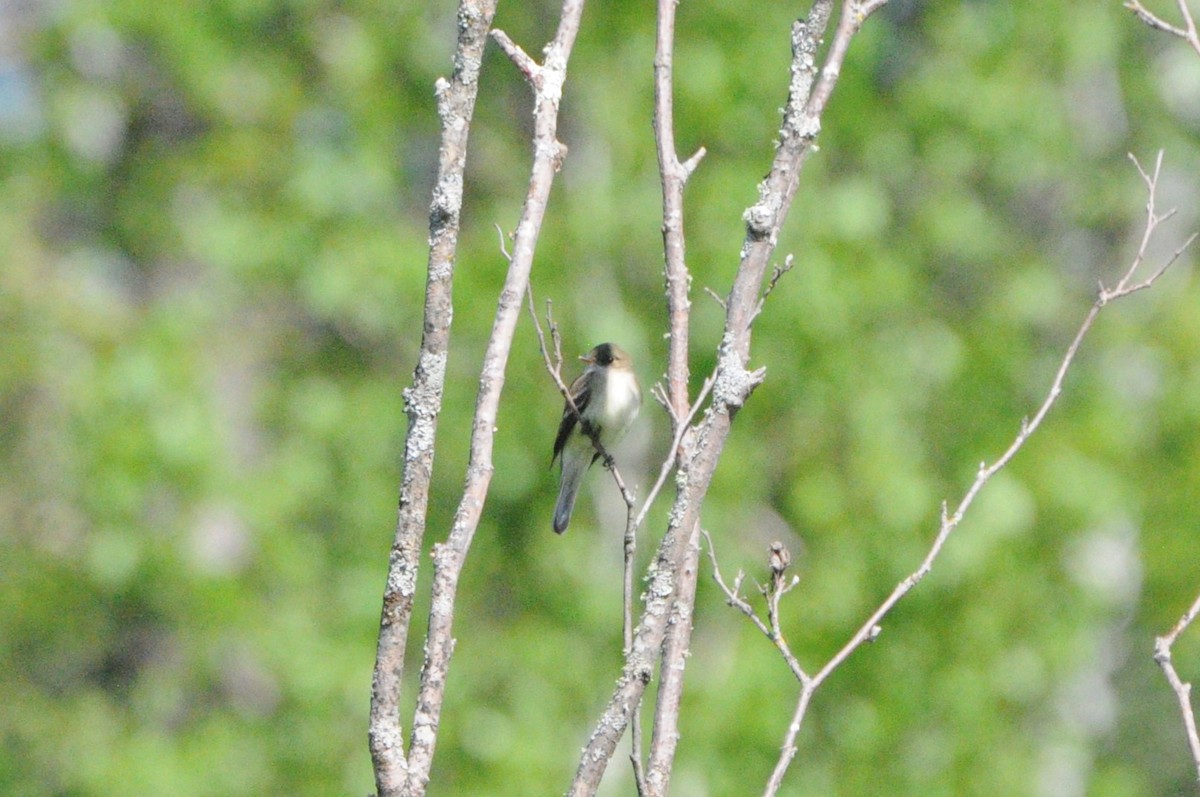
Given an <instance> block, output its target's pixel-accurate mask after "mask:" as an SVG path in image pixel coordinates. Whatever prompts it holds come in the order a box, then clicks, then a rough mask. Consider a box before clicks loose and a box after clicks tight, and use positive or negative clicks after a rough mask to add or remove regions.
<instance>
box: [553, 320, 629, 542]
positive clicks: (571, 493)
mask: <svg viewBox="0 0 1200 797" xmlns="http://www.w3.org/2000/svg"><path fill="white" fill-rule="evenodd" d="M579 359H581V360H583V361H584V362H585V363H587V364H588V367H587V368H586V369H585V370H584V372H583V373H582V374H580V375H579V378H578V379H576V380H575V381H574V382H572V383H571V391H570V392H571V400H572V401H574V402H575V408H576V409H578V410H579V416H580V417H581V418H582V419H583V423H582V424H581V423H580V422H579V418H578V417H576V415H575V413H574V412H572V411H571V404H570V402H567V403H566V406H564V407H563V416H562V423H560V424H559V426H558V436H557V437H556V438H554V455H553V456H552V457H551V458H550V464H551V465H553V464H554V460H555V459H559V458H561V461H562V479H561V481H560V482H559V488H558V502H557V503H555V505H554V530H555V531H556V532H558V533H559V534H562V533H563V532H564V531H566V530H567V524H568V523H570V522H571V511H572V510H573V509H574V508H575V496H576V495H577V494H578V493H579V485H580V484H581V483H582V482H583V475H584V474H585V473H587V471H588V468H590V467H591V466H592V463H593V462H595V461H596V460H597V459H599V457H600V452H599V451H597V450H596V446H595V444H594V443H593V442H592V437H591V434H595V435H596V436H597V437H598V438H599V439H600V444H601V445H602V446H604V449H605V451H608V450H609V449H610V448H611V447H612V446H613V445H615V444H616V443H617V441H618V440H620V439H621V437H622V435H624V434H625V432H626V431H627V430H628V429H629V425H630V424H632V423H633V419H634V418H636V417H637V414H638V410H640V409H641V407H642V389H641V387H640V386H639V385H638V380H637V376H636V375H635V374H634V373H633V364H632V363H631V362H630V360H629V355H628V354H626V353H625V352H624V351H623V350H622V349H621V347H619V346H616V345H614V344H612V343H601V344H600V345H599V346H597V347H596V348H594V349H592V350H591V351H589V352H588V353H587V354H585V355H584V356H582V357H580V358H579ZM589 432H590V433H591V434H589Z"/></svg>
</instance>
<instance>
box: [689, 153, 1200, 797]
mask: <svg viewBox="0 0 1200 797" xmlns="http://www.w3.org/2000/svg"><path fill="white" fill-rule="evenodd" d="M1133 160H1134V165H1135V166H1136V167H1137V169H1138V173H1139V174H1140V175H1141V176H1142V179H1143V181H1144V183H1145V185H1146V192H1147V202H1146V222H1145V226H1144V228H1143V233H1142V238H1141V242H1140V244H1139V246H1138V250H1137V253H1136V254H1135V255H1134V257H1133V259H1132V261H1131V262H1130V265H1129V267H1128V268H1127V269H1126V270H1125V272H1124V274H1123V276H1122V277H1121V279H1120V281H1119V282H1118V283H1117V285H1116V286H1115V287H1114V288H1112V289H1105V288H1103V286H1102V287H1101V289H1100V293H1099V295H1098V296H1097V298H1096V301H1095V303H1094V304H1093V305H1092V307H1091V309H1090V310H1089V311H1088V313H1087V315H1086V316H1085V317H1084V320H1083V323H1082V324H1081V325H1080V327H1079V330H1078V331H1077V332H1076V333H1075V337H1074V339H1073V340H1072V341H1071V344H1070V346H1068V348H1067V351H1066V353H1065V354H1064V356H1063V358H1062V361H1061V362H1060V364H1059V367H1058V370H1057V372H1056V373H1055V375H1054V379H1053V381H1052V382H1051V385H1050V389H1049V391H1048V393H1047V394H1046V397H1045V399H1043V401H1042V403H1041V405H1040V406H1039V407H1038V409H1037V412H1035V413H1034V415H1033V417H1032V418H1026V419H1023V420H1022V421H1021V425H1020V429H1019V431H1018V432H1017V435H1016V437H1015V438H1014V439H1013V441H1012V442H1011V443H1010V444H1009V446H1008V448H1006V449H1005V450H1004V452H1003V453H1002V454H1001V455H1000V456H999V458H997V459H996V460H995V461H994V462H993V463H992V464H991V465H988V464H987V463H986V462H982V463H980V465H979V470H978V472H977V473H976V476H975V480H974V481H973V482H972V483H971V485H970V486H969V487H968V488H967V491H966V492H965V493H964V495H963V497H962V498H961V499H960V500H959V502H958V505H957V506H956V507H955V508H954V510H953V511H952V512H951V511H950V510H949V508H948V504H947V503H946V502H943V503H942V511H941V521H940V524H939V528H938V533H937V535H936V536H935V537H934V540H933V543H932V544H931V546H930V548H929V551H928V552H927V553H926V555H925V558H924V560H923V561H922V562H921V564H920V566H919V567H918V568H917V569H916V570H915V571H913V572H912V573H911V574H910V575H909V576H908V577H907V578H905V579H904V580H903V581H901V582H900V583H899V584H897V585H896V587H895V588H894V589H893V590H892V592H891V594H890V595H888V597H887V598H886V599H885V600H884V601H883V603H882V604H880V606H879V607H878V608H877V609H876V610H875V611H874V612H873V613H872V614H871V616H870V617H868V618H867V620H866V622H864V623H863V624H862V625H861V626H860V627H859V629H858V630H857V631H856V632H855V633H854V634H853V635H852V636H851V637H850V640H849V641H848V642H847V643H846V644H845V645H844V646H843V647H842V648H841V649H840V650H839V651H838V652H837V653H835V654H834V655H833V657H832V658H830V659H829V661H827V662H826V663H825V665H824V666H822V667H821V669H820V670H818V671H817V672H816V673H815V674H814V675H812V676H808V675H807V674H806V673H805V671H804V670H802V669H801V668H800V667H799V665H798V664H796V663H795V661H794V657H793V656H792V655H791V653H790V651H788V650H787V648H786V645H782V644H781V635H780V632H779V614H778V612H779V608H778V597H779V595H780V587H779V585H778V576H776V584H775V586H774V587H773V591H771V590H769V591H768V593H767V594H768V622H767V623H763V621H762V620H760V619H759V618H758V617H757V616H754V615H753V612H752V610H751V609H750V608H749V605H748V604H746V603H745V601H744V599H741V598H740V596H738V595H736V594H735V593H731V592H730V590H729V589H728V588H727V587H726V586H725V584H724V582H722V581H721V579H720V576H719V574H716V578H717V581H718V583H719V584H720V585H721V587H722V589H723V590H724V591H725V593H726V596H727V597H728V598H729V600H730V603H731V604H732V605H734V606H735V607H736V608H738V609H739V610H740V611H741V612H742V613H743V614H745V615H747V616H748V617H750V618H751V620H752V621H753V622H754V624H755V626H756V627H758V628H759V630H763V631H764V633H766V634H767V635H768V637H769V638H771V639H772V640H773V641H774V642H775V643H776V645H777V646H778V647H779V648H780V651H781V653H782V654H783V656H784V659H785V661H787V663H788V665H789V667H790V668H791V669H792V672H793V674H794V675H795V676H796V679H797V680H798V681H799V682H800V694H799V696H798V698H797V701H796V709H795V712H794V714H793V717H792V722H791V723H790V724H789V725H788V730H787V733H786V735H785V738H784V744H783V748H782V752H781V753H780V757H779V760H778V762H777V763H776V766H775V770H774V772H772V775H771V779H770V781H769V782H768V784H767V787H766V790H765V791H764V797H772V795H775V794H776V793H777V792H778V790H779V787H780V785H781V783H782V778H783V775H784V774H785V773H786V771H787V769H788V767H789V766H790V764H791V761H792V759H793V758H794V757H795V754H796V743H795V740H796V736H797V733H798V732H799V729H800V726H801V724H802V723H803V721H804V716H805V712H806V711H807V709H808V705H809V702H810V701H811V700H812V696H813V693H814V692H816V690H817V689H818V688H819V687H820V686H821V684H822V683H824V681H825V679H826V678H828V677H829V676H830V675H831V674H832V673H833V672H834V671H835V670H836V669H837V668H838V667H840V666H841V665H842V664H843V663H844V662H845V661H846V659H848V658H849V657H850V656H851V655H852V654H853V653H854V652H855V651H856V650H857V649H858V648H859V647H861V646H862V645H863V644H864V643H866V642H872V641H874V640H875V639H876V638H877V637H878V636H879V634H880V632H881V630H882V627H881V625H880V623H881V622H882V621H883V619H884V617H886V616H887V614H888V613H889V612H890V611H891V610H892V608H893V607H894V606H895V605H896V604H897V603H898V602H899V601H900V600H901V599H902V598H903V597H904V596H905V595H907V594H908V593H909V591H911V590H912V589H913V587H915V586H916V585H917V584H918V583H920V581H921V580H922V579H923V578H924V577H925V576H926V575H927V574H928V573H929V572H930V570H931V569H932V568H933V564H934V562H935V561H936V560H937V557H938V555H939V554H940V553H941V551H942V548H943V546H944V545H945V544H946V541H947V540H948V539H949V537H950V535H951V534H952V533H953V532H954V530H955V529H957V528H958V525H959V524H960V523H961V522H962V520H963V518H964V517H965V515H966V512H967V511H968V509H969V508H970V506H971V504H972V503H973V502H974V500H975V497H976V496H977V495H978V494H979V492H980V490H982V489H983V488H984V486H986V485H987V483H988V482H989V481H990V480H991V479H992V477H993V476H995V475H996V474H997V473H998V472H999V471H1000V470H1001V469H1003V468H1004V467H1005V466H1006V465H1008V463H1009V462H1011V461H1012V459H1013V457H1015V456H1016V454H1017V452H1018V451H1020V450H1021V448H1023V447H1024V445H1025V443H1026V441H1028V439H1029V438H1030V436H1031V435H1032V434H1033V433H1034V432H1035V431H1037V429H1038V427H1039V426H1041V423H1042V421H1043V420H1044V419H1045V417H1046V415H1047V414H1048V413H1049V412H1050V410H1051V408H1053V407H1054V405H1055V403H1056V402H1057V401H1058V398H1059V396H1060V395H1061V393H1062V388H1063V382H1064V380H1065V379H1066V375H1067V371H1068V370H1069V369H1070V367H1071V364H1072V363H1073V362H1074V360H1075V356H1076V354H1077V353H1078V351H1079V347H1080V345H1081V344H1082V342H1083V339H1084V337H1085V336H1086V335H1087V333H1088V331H1089V330H1090V329H1091V327H1092V324H1093V323H1094V322H1095V320H1096V317H1097V315H1099V313H1100V311H1101V310H1102V309H1103V308H1104V307H1105V306H1106V305H1107V304H1108V303H1109V302H1111V301H1113V300H1115V299H1120V298H1123V297H1125V296H1128V295H1130V294H1132V293H1135V292H1137V291H1139V290H1142V289H1144V288H1148V287H1150V286H1151V285H1152V284H1153V283H1154V281H1155V280H1157V279H1158V277H1160V276H1161V275H1162V274H1163V273H1164V272H1165V271H1166V270H1167V268H1168V267H1169V266H1170V265H1171V264H1172V263H1174V262H1175V260H1176V259H1177V258H1178V257H1179V255H1180V254H1181V253H1182V251H1183V250H1184V249H1185V248H1186V247H1187V246H1188V244H1190V243H1191V242H1192V241H1193V240H1194V239H1195V238H1196V236H1195V235H1193V236H1191V237H1190V238H1189V239H1188V240H1187V242H1186V243H1185V244H1184V245H1183V246H1181V247H1180V248H1179V249H1178V250H1176V252H1175V254H1174V255H1172V257H1171V258H1170V259H1169V260H1168V261H1167V262H1166V263H1165V264H1164V265H1163V266H1162V267H1160V268H1159V269H1157V270H1156V271H1155V272H1154V273H1153V274H1152V275H1151V276H1150V277H1149V278H1147V279H1146V280H1143V281H1142V282H1138V283H1134V282H1133V279H1134V276H1135V275H1136V273H1137V271H1138V269H1139V267H1140V266H1141V265H1142V263H1143V262H1144V261H1145V258H1146V251H1147V248H1148V246H1149V243H1150V240H1151V237H1152V236H1153V234H1154V231H1155V230H1156V229H1157V227H1158V225H1159V224H1160V223H1161V222H1163V221H1164V220H1166V219H1167V218H1170V216H1171V215H1172V213H1166V214H1163V215H1161V216H1160V215H1158V213H1157V212H1156V210H1155V201H1156V191H1157V187H1158V177H1159V174H1160V171H1161V167H1162V153H1161V152H1160V153H1159V155H1158V158H1157V159H1156V162H1155V168H1154V171H1153V172H1152V173H1147V172H1146V171H1145V170H1144V169H1143V168H1142V166H1141V164H1140V163H1138V162H1137V160H1136V159H1133ZM713 564H714V570H715V566H716V559H715V557H714V558H713ZM1197 613H1200V599H1197V603H1196V604H1195V605H1193V607H1192V610H1191V611H1189V614H1188V615H1185V617H1184V620H1182V621H1180V623H1179V624H1178V625H1177V626H1176V629H1175V630H1174V631H1173V632H1172V634H1169V635H1168V636H1167V637H1164V638H1163V639H1160V640H1159V644H1158V645H1157V646H1156V648H1155V651H1156V653H1155V658H1156V660H1157V661H1158V662H1159V664H1160V666H1162V667H1163V670H1164V672H1165V673H1166V674H1167V678H1168V680H1169V681H1170V682H1171V685H1172V687H1173V688H1174V689H1175V691H1176V694H1177V695H1179V697H1180V705H1181V707H1183V709H1184V720H1185V724H1186V725H1187V727H1188V733H1189V744H1193V741H1194V740H1196V736H1195V720H1194V718H1193V717H1192V714H1191V704H1190V701H1189V700H1188V692H1189V689H1190V687H1188V685H1187V684H1181V683H1180V682H1179V679H1178V676H1177V675H1175V674H1174V670H1173V668H1172V667H1171V663H1170V642H1173V641H1174V638H1175V637H1176V636H1178V634H1179V633H1180V632H1182V630H1183V628H1185V627H1186V626H1187V625H1188V624H1189V623H1190V622H1191V621H1192V620H1193V619H1194V618H1195V616H1196V614H1197ZM1192 750H1193V755H1194V756H1195V757H1196V761H1197V767H1198V771H1200V740H1198V741H1195V745H1194V746H1193V747H1192Z"/></svg>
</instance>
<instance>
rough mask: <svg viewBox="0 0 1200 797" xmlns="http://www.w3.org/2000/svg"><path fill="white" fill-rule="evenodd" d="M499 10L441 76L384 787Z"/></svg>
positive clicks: (403, 494) (399, 537)
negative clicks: (472, 139) (472, 146)
mask: <svg viewBox="0 0 1200 797" xmlns="http://www.w3.org/2000/svg"><path fill="white" fill-rule="evenodd" d="M495 13H496V0H462V1H461V2H460V4H459V8H458V20H459V26H458V31H459V33H458V45H457V49H456V50H455V55H454V64H455V68H454V72H453V74H451V76H450V79H449V80H438V82H437V103H438V116H439V117H440V118H441V122H442V141H441V147H440V149H439V151H438V174H437V182H436V183H435V186H434V190H433V200H432V202H431V203H430V208H429V231H430V232H429V239H430V247H429V259H428V268H427V272H428V277H427V280H426V284H425V310H424V313H425V324H424V329H425V333H424V335H423V337H422V339H421V350H420V354H419V355H418V357H417V366H416V369H415V370H414V372H413V383H412V386H411V387H409V388H408V389H407V390H405V391H404V403H405V412H406V413H407V414H408V419H409V425H408V435H407V437H406V438H405V442H404V476H403V477H402V479H401V483H400V502H399V504H400V508H399V511H398V513H397V518H396V531H395V537H394V539H393V542H392V550H391V555H390V557H389V561H388V575H387V584H386V586H385V588H384V593H383V610H382V616H381V618H380V625H379V643H378V647H377V649H376V654H375V669H374V673H373V675H372V678H371V710H370V718H369V724H368V739H369V744H370V749H371V762H372V765H373V767H374V771H375V786H376V789H377V791H378V793H379V795H380V797H394V795H398V794H400V793H401V791H402V790H403V788H404V784H405V782H406V780H407V778H408V776H409V761H408V758H407V757H406V756H405V754H404V737H403V731H402V727H401V721H400V684H401V677H402V675H403V673H404V658H405V650H406V647H407V641H408V632H409V626H410V623H411V620H412V611H413V599H414V597H415V595H416V589H417V570H418V567H419V564H420V558H421V548H422V544H423V540H424V535H425V521H426V510H427V508H428V505H429V488H430V479H431V476H432V474H433V455H434V445H433V442H434V439H435V437H436V434H437V420H438V415H439V414H440V412H441V407H442V395H443V388H444V385H445V377H446V358H447V355H448V353H449V347H450V320H451V316H452V312H451V287H452V282H453V276H454V264H455V258H456V254H457V250H458V232H459V222H460V211H461V210H462V184H463V180H462V177H463V171H464V168H465V165H466V155H467V136H468V133H469V132H470V127H471V118H472V116H473V114H474V110H475V98H476V95H477V92H478V88H479V65H480V63H481V61H482V57H483V49H484V46H485V45H486V43H487V30H488V28H489V27H490V26H491V24H492V18H493V16H494V15H495Z"/></svg>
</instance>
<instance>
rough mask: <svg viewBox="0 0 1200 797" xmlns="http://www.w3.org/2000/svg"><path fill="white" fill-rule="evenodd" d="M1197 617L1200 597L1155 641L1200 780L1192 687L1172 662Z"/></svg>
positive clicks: (1198, 736)
mask: <svg viewBox="0 0 1200 797" xmlns="http://www.w3.org/2000/svg"><path fill="white" fill-rule="evenodd" d="M1197 615H1200V596H1197V597H1196V600H1195V601H1193V602H1192V605H1191V608H1189V609H1188V610H1187V612H1185V613H1184V615H1183V617H1181V618H1179V622H1177V623H1175V627H1174V628H1172V629H1171V630H1170V631H1169V632H1168V633H1167V634H1166V635H1164V636H1160V637H1158V638H1157V639H1156V640H1155V641H1154V660H1155V661H1156V662H1158V666H1159V667H1161V668H1162V671H1163V675H1165V676H1166V677H1167V683H1169V684H1170V685H1171V689H1172V690H1173V691H1174V692H1175V697H1176V699H1177V700H1178V701H1179V713H1180V714H1181V715H1182V717H1183V728H1184V731H1185V732H1186V733H1187V742H1188V749H1189V750H1190V751H1191V753H1192V763H1194V764H1195V766H1196V776H1197V778H1198V779H1200V734H1198V733H1197V731H1196V714H1195V712H1194V710H1193V709H1192V685H1191V684H1190V683H1187V682H1185V681H1183V679H1181V678H1180V677H1179V673H1177V672H1176V671H1175V665H1174V664H1173V663H1172V662H1171V648H1172V646H1174V644H1175V640H1176V639H1178V638H1179V635H1180V634H1182V633H1183V632H1184V631H1186V630H1187V628H1188V626H1190V625H1191V624H1192V621H1193V620H1195V619H1196V616H1197Z"/></svg>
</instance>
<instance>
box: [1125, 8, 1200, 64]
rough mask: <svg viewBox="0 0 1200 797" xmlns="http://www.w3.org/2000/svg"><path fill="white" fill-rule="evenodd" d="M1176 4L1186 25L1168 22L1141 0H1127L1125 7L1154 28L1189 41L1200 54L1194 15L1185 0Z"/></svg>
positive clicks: (1199, 42) (1189, 44) (1199, 36)
mask: <svg viewBox="0 0 1200 797" xmlns="http://www.w3.org/2000/svg"><path fill="white" fill-rule="evenodd" d="M1176 5H1177V6H1178V7H1179V15H1180V16H1181V17H1183V24H1184V27H1182V28H1180V27H1176V26H1175V25H1172V24H1171V23H1169V22H1167V21H1166V20H1165V19H1163V18H1162V17H1159V16H1157V15H1155V14H1154V13H1153V12H1151V11H1150V10H1149V9H1148V8H1146V7H1145V6H1144V5H1142V4H1141V3H1140V2H1139V0H1126V2H1125V7H1126V8H1128V9H1129V10H1130V11H1132V12H1133V13H1134V14H1136V15H1137V18H1138V19H1140V20H1141V21H1142V22H1144V23H1145V24H1146V25H1148V26H1149V27H1151V28H1153V29H1154V30H1161V31H1163V32H1164V33H1169V34H1171V35H1172V36H1178V37H1179V38H1181V39H1183V40H1184V41H1186V42H1187V43H1188V46H1190V47H1191V48H1192V49H1193V50H1195V51H1196V54H1197V55H1200V35H1197V32H1196V21H1195V19H1194V18H1193V17H1192V12H1191V10H1190V9H1189V8H1188V6H1187V3H1186V2H1185V0H1176Z"/></svg>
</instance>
